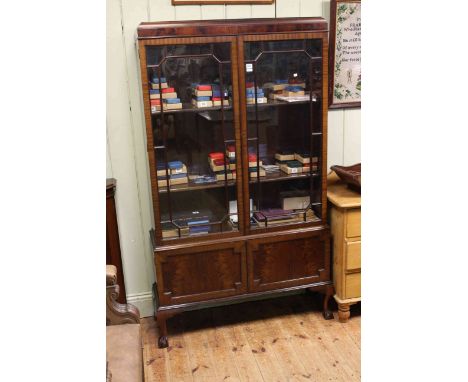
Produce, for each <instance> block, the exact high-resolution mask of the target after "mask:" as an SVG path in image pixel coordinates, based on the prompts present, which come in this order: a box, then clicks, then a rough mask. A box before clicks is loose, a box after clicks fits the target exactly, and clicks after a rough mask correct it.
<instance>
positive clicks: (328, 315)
mask: <svg viewBox="0 0 468 382" xmlns="http://www.w3.org/2000/svg"><path fill="white" fill-rule="evenodd" d="M303 289H307V290H309V291H312V292H320V293H321V294H323V311H322V315H323V318H324V319H325V320H332V319H333V318H334V317H333V313H332V311H331V310H330V308H329V301H330V298H331V297H332V296H333V293H334V288H333V283H332V282H331V281H325V282H320V283H315V284H308V285H301V286H295V287H291V288H284V289H279V290H273V291H268V292H259V293H247V294H244V295H240V296H234V297H226V298H219V299H216V300H210V301H203V302H192V303H187V304H180V305H172V306H158V287H157V283H154V284H153V296H154V303H155V308H154V312H155V313H154V318H155V320H156V321H157V324H158V329H159V338H158V347H159V348H166V347H168V346H169V340H168V332H167V323H166V322H167V320H168V319H169V318H171V317H174V316H175V315H177V314H179V313H182V312H185V311H190V310H197V309H206V308H215V307H217V306H222V305H224V304H240V303H243V302H247V301H251V300H252V299H255V298H256V297H265V296H271V298H274V297H279V296H281V295H282V294H284V293H287V292H291V291H295V290H303Z"/></svg>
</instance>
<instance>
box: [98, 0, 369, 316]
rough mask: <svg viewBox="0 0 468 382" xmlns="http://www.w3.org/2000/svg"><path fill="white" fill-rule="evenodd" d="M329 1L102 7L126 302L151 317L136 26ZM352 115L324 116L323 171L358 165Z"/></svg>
mask: <svg viewBox="0 0 468 382" xmlns="http://www.w3.org/2000/svg"><path fill="white" fill-rule="evenodd" d="M329 8H330V1H327V0H323V1H322V0H276V2H275V4H272V5H227V6H224V5H200V6H199V5H185V6H177V7H174V6H172V5H171V0H107V125H106V127H107V157H106V163H107V166H106V170H107V176H108V177H114V178H116V179H117V194H116V204H117V215H118V220H119V232H120V244H121V248H122V261H123V267H124V273H125V284H126V288H127V297H128V300H129V301H130V302H132V303H134V304H135V305H137V306H138V307H139V308H140V311H141V313H142V316H148V315H151V314H152V302H151V286H152V284H153V282H154V270H153V262H152V252H151V246H150V242H149V237H148V231H149V230H150V228H151V227H152V225H153V224H152V220H153V216H152V209H151V197H150V188H149V175H148V166H147V158H146V146H145V143H146V138H145V130H144V117H143V107H142V98H141V93H140V89H141V86H140V80H139V72H138V60H137V54H136V49H135V31H136V28H137V26H138V24H139V23H140V22H142V21H168V20H197V19H224V18H254V17H255V18H258V17H298V16H301V17H307V16H322V17H325V18H326V19H327V20H329ZM360 124H361V111H360V109H352V110H351V109H348V110H334V111H330V112H329V114H328V165H329V166H330V165H332V164H353V163H356V162H360V161H361V153H360V149H361V145H360V140H361V128H360Z"/></svg>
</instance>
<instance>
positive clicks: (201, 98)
mask: <svg viewBox="0 0 468 382" xmlns="http://www.w3.org/2000/svg"><path fill="white" fill-rule="evenodd" d="M195 99H196V100H197V102H202V101H211V97H209V96H200V97H195Z"/></svg>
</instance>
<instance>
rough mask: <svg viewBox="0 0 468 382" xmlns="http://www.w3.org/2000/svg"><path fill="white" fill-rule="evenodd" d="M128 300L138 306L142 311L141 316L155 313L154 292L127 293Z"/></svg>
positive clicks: (149, 315)
mask: <svg viewBox="0 0 468 382" xmlns="http://www.w3.org/2000/svg"><path fill="white" fill-rule="evenodd" d="M127 302H128V303H129V304H132V305H135V306H136V307H137V308H138V310H139V311H140V318H143V317H151V316H153V314H154V307H153V293H152V292H143V293H134V294H129V295H127Z"/></svg>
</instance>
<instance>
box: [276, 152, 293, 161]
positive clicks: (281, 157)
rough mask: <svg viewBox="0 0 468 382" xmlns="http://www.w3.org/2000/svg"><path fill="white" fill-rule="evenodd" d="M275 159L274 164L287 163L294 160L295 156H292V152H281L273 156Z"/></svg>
mask: <svg viewBox="0 0 468 382" xmlns="http://www.w3.org/2000/svg"><path fill="white" fill-rule="evenodd" d="M275 159H276V162H277V163H278V162H286V161H289V160H294V159H296V158H295V155H294V151H292V150H281V151H278V152H277V153H276V154H275ZM280 164H281V163H280Z"/></svg>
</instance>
